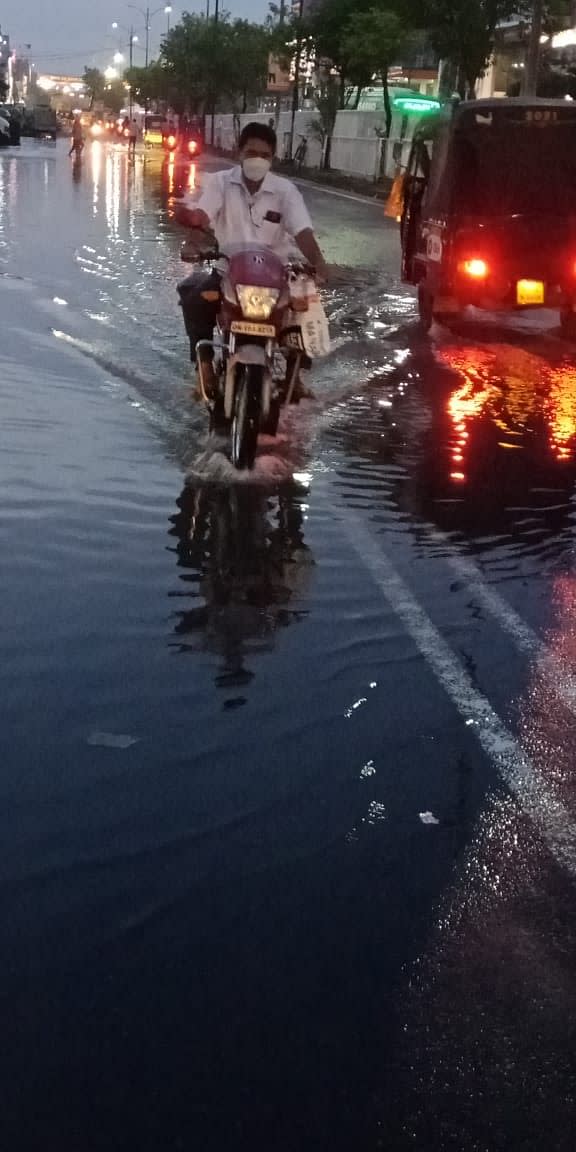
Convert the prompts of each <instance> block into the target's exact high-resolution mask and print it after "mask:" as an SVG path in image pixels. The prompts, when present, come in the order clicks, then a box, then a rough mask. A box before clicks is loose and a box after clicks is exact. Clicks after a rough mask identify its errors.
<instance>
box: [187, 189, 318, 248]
mask: <svg viewBox="0 0 576 1152" xmlns="http://www.w3.org/2000/svg"><path fill="white" fill-rule="evenodd" d="M188 207H190V208H201V209H202V211H203V212H205V213H206V215H207V216H208V218H209V220H210V227H211V228H212V229H213V231H214V233H215V235H216V239H217V241H218V245H219V247H220V249H221V250H222V251H226V248H228V247H229V246H230V245H233V244H258V245H262V246H263V247H264V248H271V249H272V250H273V251H274V252H276V253H277V254H278V255H279V256H280V257H282V258H283V259H287V258H288V256H289V255H290V252H292V251H293V249H294V238H295V237H296V236H298V235H299V234H300V232H303V231H304V229H306V228H312V221H311V219H310V216H309V214H308V209H307V207H306V205H305V203H304V200H303V199H302V196H301V194H300V192H299V191H298V189H297V188H296V186H295V185H294V184H292V183H291V182H290V180H284V178H283V177H282V176H276V175H274V173H273V172H269V173H268V175H267V176H266V177H265V178H264V180H263V181H262V184H261V185H260V187H259V188H258V190H257V192H254V193H252V192H249V191H248V188H247V187H246V185H245V183H244V179H243V176H242V169H241V168H239V167H238V168H232V169H229V170H228V171H224V172H215V173H214V174H213V175H211V176H209V177H207V179H206V185H205V187H204V188H203V189H202V194H201V196H200V199H199V200H197V201H195V202H191V201H189V203H188Z"/></svg>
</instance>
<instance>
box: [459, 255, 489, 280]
mask: <svg viewBox="0 0 576 1152" xmlns="http://www.w3.org/2000/svg"><path fill="white" fill-rule="evenodd" d="M460 271H461V272H462V273H463V274H464V276H468V278H469V279H470V280H485V279H486V277H487V276H488V273H489V272H490V269H489V267H488V264H487V263H486V261H485V260H480V259H479V258H478V257H474V258H473V259H471V260H462V262H461V264H460Z"/></svg>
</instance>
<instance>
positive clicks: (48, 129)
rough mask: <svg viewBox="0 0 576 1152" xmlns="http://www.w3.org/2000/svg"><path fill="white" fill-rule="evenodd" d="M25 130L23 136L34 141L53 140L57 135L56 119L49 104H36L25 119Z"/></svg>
mask: <svg viewBox="0 0 576 1152" xmlns="http://www.w3.org/2000/svg"><path fill="white" fill-rule="evenodd" d="M25 124H26V128H25V129H24V127H23V135H27V136H33V137H34V138H35V139H36V140H42V139H48V140H55V139H56V136H57V133H58V117H57V115H56V113H55V111H54V109H53V108H51V107H50V106H49V104H37V105H36V106H35V107H34V108H32V109H31V110H30V111H29V113H28V114H27V115H26V117H25Z"/></svg>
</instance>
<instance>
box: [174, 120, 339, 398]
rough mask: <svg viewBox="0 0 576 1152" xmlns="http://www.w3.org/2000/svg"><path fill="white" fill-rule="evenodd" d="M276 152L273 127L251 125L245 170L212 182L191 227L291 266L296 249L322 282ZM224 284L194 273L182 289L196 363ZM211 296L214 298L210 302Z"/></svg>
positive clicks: (208, 359) (306, 224)
mask: <svg viewBox="0 0 576 1152" xmlns="http://www.w3.org/2000/svg"><path fill="white" fill-rule="evenodd" d="M275 153H276V133H275V132H274V129H273V128H271V127H270V126H269V125H268V124H259V123H256V122H255V123H253V124H247V125H246V127H245V128H244V129H243V131H242V133H241V136H240V142H239V158H240V165H239V166H238V167H237V168H233V169H231V170H226V171H222V172H216V173H215V174H214V175H212V176H211V177H209V179H208V180H207V182H206V186H205V188H204V190H203V192H202V195H201V197H200V200H199V201H198V202H196V203H193V204H191V205H190V206H188V205H186V208H187V214H186V223H187V224H188V225H189V226H190V227H192V228H196V229H200V230H202V231H204V232H206V231H208V230H210V231H212V232H213V233H214V235H215V237H216V241H217V243H218V246H219V248H220V249H222V250H224V251H225V250H226V248H227V247H228V246H230V245H234V244H243V243H244V244H255V245H258V246H260V247H265V248H271V249H272V251H273V252H275V253H276V254H277V255H278V256H280V257H281V258H282V259H283V260H286V261H287V260H288V259H289V256H290V253H291V251H292V252H293V251H294V245H296V246H297V247H298V248H299V249H300V252H301V253H302V255H303V256H304V258H305V260H306V261H307V262H308V263H309V264H310V265H312V267H313V268H314V269H315V274H316V278H317V280H319V281H322V280H324V279H325V278H326V274H327V268H326V263H325V260H324V257H323V255H322V252H321V251H320V248H319V246H318V242H317V240H316V237H315V235H314V231H313V228H312V222H311V220H310V216H309V214H308V209H307V208H306V205H305V204H304V200H303V198H302V196H301V194H300V192H299V191H298V189H297V188H296V186H295V185H294V184H292V182H291V181H290V180H285V179H283V177H281V176H276V175H275V174H274V173H272V172H271V171H270V169H271V167H272V161H273V159H274V155H275ZM219 283H220V279H219V276H218V273H217V272H216V271H213V272H211V273H206V272H201V273H193V275H192V276H191V277H189V278H188V279H187V280H186V281H184V282H183V284H181V285H180V287H179V291H180V296H181V300H182V305H183V309H184V315H185V320H186V330H187V332H188V336H189V338H190V353H191V358H192V360H193V361H195V359H196V351H195V350H196V344H197V343H198V341H201V340H208V341H210V340H211V339H212V332H213V329H214V325H215V323H216V316H217V313H218V305H219V299H218V297H219V294H218V289H219ZM210 289H212V291H210ZM207 295H209V296H211V297H213V298H212V299H208V300H207V299H206V296H207ZM199 355H200V357H201V359H202V379H203V380H204V381H205V384H206V385H207V387H208V388H210V386H211V383H213V368H212V354H211V351H210V349H208V348H200V349H199ZM301 394H302V392H301V391H300V395H301Z"/></svg>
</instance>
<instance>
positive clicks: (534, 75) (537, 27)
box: [522, 0, 544, 96]
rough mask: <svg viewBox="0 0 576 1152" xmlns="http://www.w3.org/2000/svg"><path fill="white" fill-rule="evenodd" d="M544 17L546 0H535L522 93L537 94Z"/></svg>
mask: <svg viewBox="0 0 576 1152" xmlns="http://www.w3.org/2000/svg"><path fill="white" fill-rule="evenodd" d="M543 19H544V0H533V5H532V23H531V26H530V37H529V39H528V49H527V51H526V66H525V68H524V76H523V78H522V95H523V96H535V95H536V90H537V87H538V67H539V64H540V37H541V36H542V22H543Z"/></svg>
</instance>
